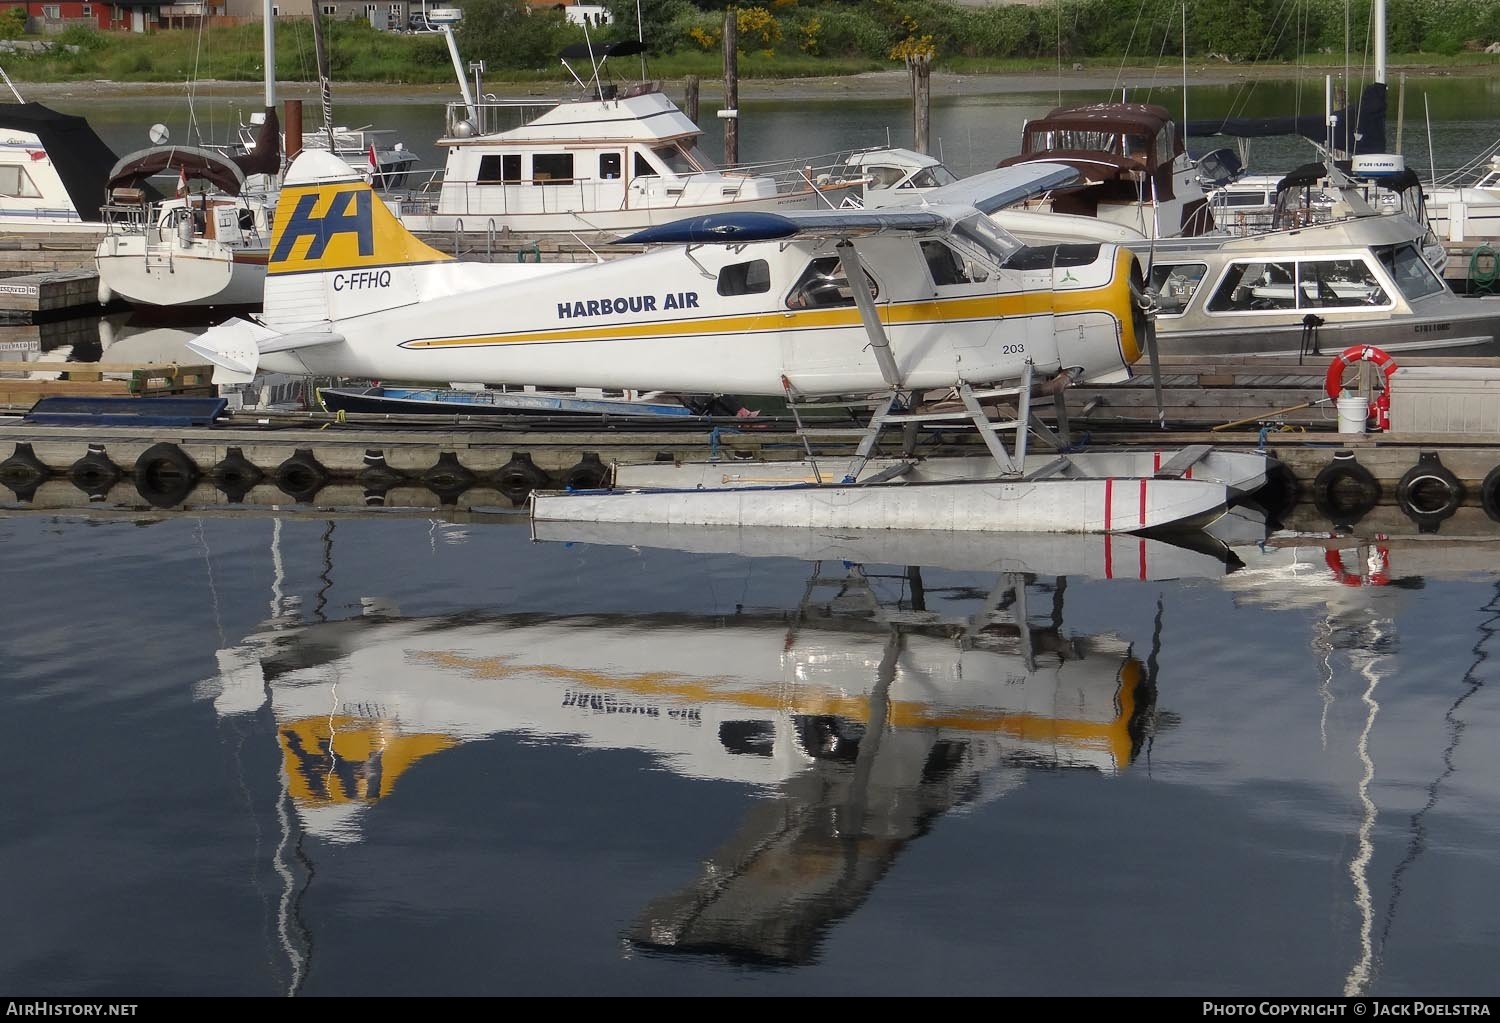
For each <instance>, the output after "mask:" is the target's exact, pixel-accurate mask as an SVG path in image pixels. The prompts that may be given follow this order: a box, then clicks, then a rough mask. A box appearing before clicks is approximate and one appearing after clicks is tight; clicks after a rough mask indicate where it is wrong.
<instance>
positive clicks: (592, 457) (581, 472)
mask: <svg viewBox="0 0 1500 1023" xmlns="http://www.w3.org/2000/svg"><path fill="white" fill-rule="evenodd" d="M608 479H609V466H607V465H605V464H604V463H603V462H602V461H600V459H599V453H598V452H597V451H585V452H584V453H583V457H582V458H580V459H579V460H578V462H577V463H576V464H575V465H574V466H573V468H571V469H569V470H568V471H567V472H565V473H563V478H562V485H563V489H564V490H598V489H599V488H600V487H603V486H604V484H605V481H606V480H608Z"/></svg>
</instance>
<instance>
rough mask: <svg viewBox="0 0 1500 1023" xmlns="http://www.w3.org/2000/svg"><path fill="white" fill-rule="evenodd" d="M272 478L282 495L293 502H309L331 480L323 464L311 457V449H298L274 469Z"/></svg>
mask: <svg viewBox="0 0 1500 1023" xmlns="http://www.w3.org/2000/svg"><path fill="white" fill-rule="evenodd" d="M272 478H273V479H274V480H275V481H276V486H277V487H279V488H280V489H281V492H282V493H283V494H286V495H287V496H288V497H290V498H292V499H293V500H294V501H299V502H301V501H311V500H312V499H313V498H314V497H316V496H317V493H318V491H320V490H322V489H323V488H324V487H325V486H327V485H328V481H329V480H330V479H331V478H332V477H331V476H330V475H329V472H328V470H327V469H325V468H324V467H323V463H322V462H320V461H318V460H317V459H316V458H314V457H313V453H312V449H311V448H298V449H297V450H296V451H294V452H292V456H291V457H290V458H288V459H287V460H286V461H284V462H282V463H281V464H280V465H278V466H277V467H276V471H275V473H273V474H272Z"/></svg>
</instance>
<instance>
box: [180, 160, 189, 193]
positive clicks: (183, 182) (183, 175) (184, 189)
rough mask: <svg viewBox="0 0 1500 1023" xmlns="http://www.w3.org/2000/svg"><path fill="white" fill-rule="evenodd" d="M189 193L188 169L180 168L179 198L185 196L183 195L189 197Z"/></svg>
mask: <svg viewBox="0 0 1500 1023" xmlns="http://www.w3.org/2000/svg"><path fill="white" fill-rule="evenodd" d="M187 193H188V182H187V168H186V167H179V168H177V194H178V195H179V196H183V195H187Z"/></svg>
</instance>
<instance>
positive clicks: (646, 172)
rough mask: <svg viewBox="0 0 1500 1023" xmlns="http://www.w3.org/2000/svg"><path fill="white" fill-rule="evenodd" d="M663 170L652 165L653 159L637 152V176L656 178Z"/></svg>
mask: <svg viewBox="0 0 1500 1023" xmlns="http://www.w3.org/2000/svg"><path fill="white" fill-rule="evenodd" d="M660 173H661V172H660V171H658V170H657V169H656V168H655V167H653V166H651V161H650V160H648V159H646V156H645V154H644V153H636V154H635V176H636V177H638V178H654V177H656V176H658V175H659V174H660Z"/></svg>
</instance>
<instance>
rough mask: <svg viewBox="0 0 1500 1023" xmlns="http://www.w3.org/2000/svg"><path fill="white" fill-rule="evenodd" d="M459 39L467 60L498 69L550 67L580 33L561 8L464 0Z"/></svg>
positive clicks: (512, 1)
mask: <svg viewBox="0 0 1500 1023" xmlns="http://www.w3.org/2000/svg"><path fill="white" fill-rule="evenodd" d="M463 11H464V17H463V20H462V21H460V22H459V23H458V29H457V32H456V34H457V36H458V42H459V46H460V48H461V50H462V51H463V53H464V55H465V56H466V57H467V58H469V59H483V60H484V61H485V62H486V63H487V64H489V65H492V66H494V67H495V68H496V69H497V70H498V69H499V68H501V67H504V68H508V69H527V70H531V69H542V68H548V67H551V66H552V64H553V61H554V60H555V59H556V58H557V54H558V52H559V51H560V50H561V49H562V48H563V46H565V45H566V44H567V43H569V42H571V41H573V40H574V38H575V37H577V36H579V34H580V33H579V30H578V29H576V28H575V27H574V26H571V25H569V24H568V21H567V18H566V17H564V15H563V13H562V11H560V10H555V9H553V8H540V9H537V10H532V9H531V8H530V6H528V5H527V3H526V0H467V2H465V4H464V7H463Z"/></svg>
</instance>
